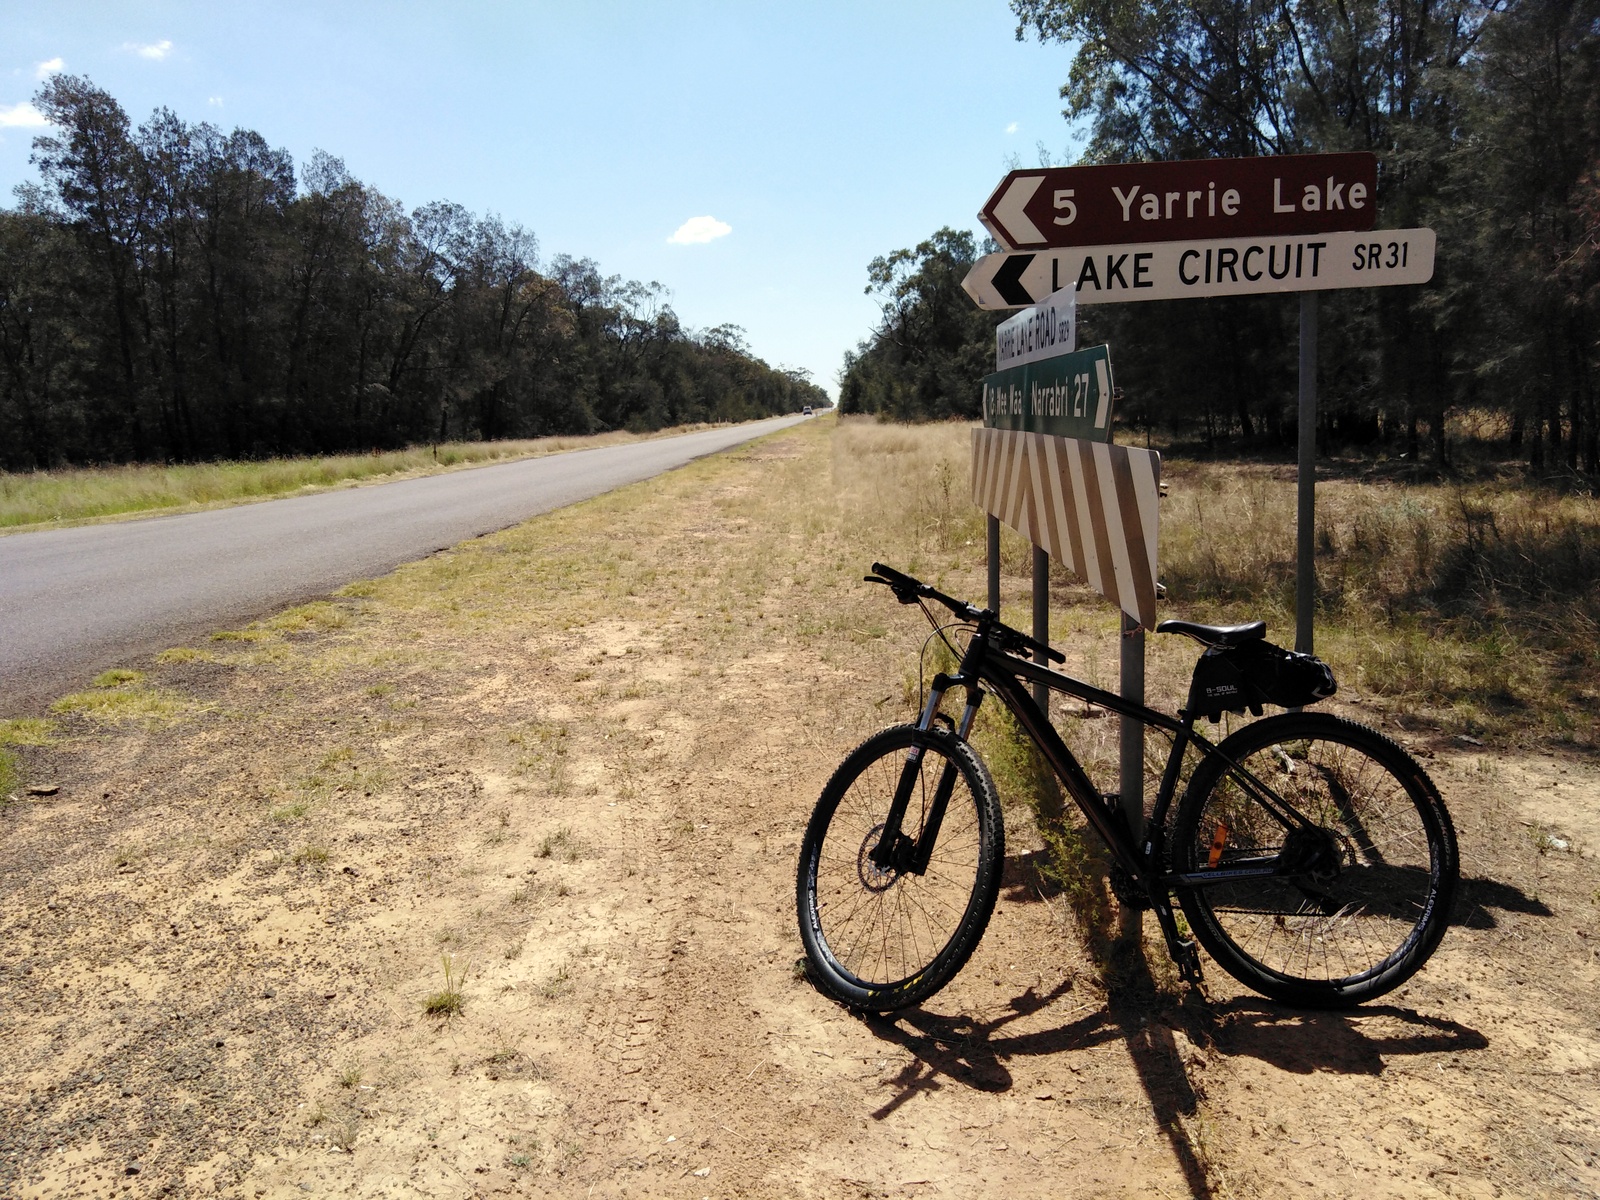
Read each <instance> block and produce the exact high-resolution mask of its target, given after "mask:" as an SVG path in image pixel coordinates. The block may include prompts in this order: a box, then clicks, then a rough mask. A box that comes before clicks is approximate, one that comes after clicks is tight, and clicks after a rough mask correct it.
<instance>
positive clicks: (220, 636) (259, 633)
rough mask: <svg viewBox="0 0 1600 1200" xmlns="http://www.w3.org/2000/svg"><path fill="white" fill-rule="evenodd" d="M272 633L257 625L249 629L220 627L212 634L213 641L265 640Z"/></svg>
mask: <svg viewBox="0 0 1600 1200" xmlns="http://www.w3.org/2000/svg"><path fill="white" fill-rule="evenodd" d="M271 636H272V634H270V633H268V632H267V631H266V630H265V629H260V628H258V627H257V626H254V625H252V626H250V627H249V628H248V629H219V630H217V631H216V632H215V633H213V634H212V635H211V640H212V641H213V642H264V641H266V640H267V639H268V638H270V637H271Z"/></svg>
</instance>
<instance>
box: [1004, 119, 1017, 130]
mask: <svg viewBox="0 0 1600 1200" xmlns="http://www.w3.org/2000/svg"><path fill="white" fill-rule="evenodd" d="M1016 131H1017V123H1016V122H1015V121H1013V122H1011V124H1009V125H1007V126H1006V132H1007V133H1015V132H1016Z"/></svg>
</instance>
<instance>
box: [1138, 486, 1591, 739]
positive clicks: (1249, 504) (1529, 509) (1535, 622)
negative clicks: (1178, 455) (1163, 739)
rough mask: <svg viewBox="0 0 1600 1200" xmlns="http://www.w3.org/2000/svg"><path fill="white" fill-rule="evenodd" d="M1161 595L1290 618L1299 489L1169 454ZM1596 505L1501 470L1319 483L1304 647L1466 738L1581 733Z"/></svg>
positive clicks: (1393, 702)
mask: <svg viewBox="0 0 1600 1200" xmlns="http://www.w3.org/2000/svg"><path fill="white" fill-rule="evenodd" d="M1166 474H1167V477H1168V479H1169V480H1170V481H1171V495H1170V496H1169V498H1168V499H1167V501H1166V502H1165V506H1164V511H1163V513H1162V518H1163V522H1162V547H1161V574H1162V579H1163V581H1164V582H1165V583H1166V584H1167V587H1168V589H1169V601H1170V602H1169V605H1168V608H1169V609H1170V610H1172V611H1173V612H1174V615H1177V614H1179V613H1181V614H1182V615H1184V616H1189V617H1193V618H1197V619H1207V618H1215V619H1218V620H1241V619H1244V618H1245V617H1247V616H1260V617H1264V618H1265V619H1266V620H1267V621H1268V622H1269V624H1270V625H1271V626H1273V633H1274V635H1275V636H1277V637H1279V638H1280V639H1281V640H1284V641H1289V640H1291V638H1292V633H1291V631H1292V629H1293V623H1294V572H1295V558H1294V521H1295V498H1294V484H1293V480H1292V478H1290V477H1289V475H1288V473H1286V472H1284V471H1281V470H1276V469H1272V468H1261V467H1242V466H1237V465H1228V466H1223V465H1217V464H1205V465H1201V464H1195V463H1185V462H1176V463H1172V464H1169V465H1168V467H1167V472H1166ZM1597 582H1600V504H1597V503H1596V501H1595V500H1594V499H1592V498H1589V497H1583V496H1574V495H1570V494H1569V495H1563V494H1557V493H1554V492H1549V491H1545V490H1543V489H1540V488H1534V487H1526V486H1520V487H1519V486H1514V485H1511V484H1508V483H1492V484H1474V485H1470V486H1455V487H1453V486H1448V485H1436V484H1412V485H1396V484H1388V483H1384V484H1369V483H1359V482H1354V481H1349V480H1339V479H1336V480H1329V481H1325V482H1322V483H1319V484H1318V488H1317V587H1318V595H1317V604H1318V613H1317V649H1318V651H1319V653H1321V654H1322V656H1323V657H1324V658H1327V659H1328V660H1329V661H1330V662H1331V663H1332V664H1333V665H1334V667H1335V669H1336V671H1338V672H1339V676H1340V680H1341V682H1342V683H1343V684H1344V686H1346V687H1347V688H1349V689H1351V690H1353V691H1357V692H1359V693H1363V694H1367V695H1371V696H1376V697H1380V698H1382V700H1383V701H1384V702H1385V703H1387V704H1388V705H1389V706H1390V707H1391V708H1392V709H1393V710H1394V711H1396V712H1405V713H1409V714H1413V715H1418V716H1422V717H1425V718H1428V719H1431V720H1434V721H1436V722H1438V723H1440V724H1441V725H1443V726H1445V727H1447V728H1451V729H1454V730H1457V731H1459V732H1465V733H1470V734H1484V733H1490V734H1495V735H1497V736H1511V735H1519V734H1537V735H1543V736H1549V737H1553V738H1556V739H1558V740H1563V741H1573V742H1582V743H1586V744H1593V743H1594V741H1595V737H1596V732H1597V730H1596V717H1597V714H1600V696H1597V694H1596V691H1595V689H1594V686H1593V681H1594V678H1595V668H1596V666H1597V665H1600V653H1597V650H1596V634H1597V633H1600V589H1597V587H1596V584H1597Z"/></svg>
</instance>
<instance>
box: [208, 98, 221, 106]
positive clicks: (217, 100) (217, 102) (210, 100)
mask: <svg viewBox="0 0 1600 1200" xmlns="http://www.w3.org/2000/svg"><path fill="white" fill-rule="evenodd" d="M206 103H207V104H209V105H210V106H211V107H212V108H221V107H222V97H221V96H207V97H206Z"/></svg>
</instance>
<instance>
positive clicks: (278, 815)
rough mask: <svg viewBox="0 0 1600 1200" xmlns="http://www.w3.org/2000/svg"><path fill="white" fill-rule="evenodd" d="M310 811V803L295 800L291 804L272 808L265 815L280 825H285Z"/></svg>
mask: <svg viewBox="0 0 1600 1200" xmlns="http://www.w3.org/2000/svg"><path fill="white" fill-rule="evenodd" d="M310 811H311V805H310V804H308V803H306V802H305V801H304V800H296V801H294V803H292V804H285V805H282V806H280V807H278V808H275V809H273V810H272V811H271V812H269V813H268V814H267V816H268V817H269V818H270V819H271V820H274V821H276V822H278V824H280V825H287V824H288V823H289V822H290V821H298V820H300V819H301V818H302V817H304V816H305V815H306V814H307V813H308V812H310Z"/></svg>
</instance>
